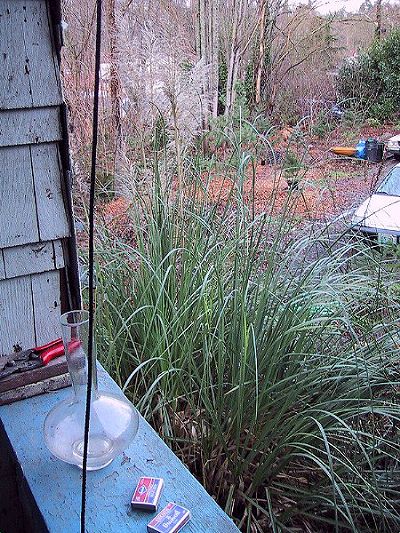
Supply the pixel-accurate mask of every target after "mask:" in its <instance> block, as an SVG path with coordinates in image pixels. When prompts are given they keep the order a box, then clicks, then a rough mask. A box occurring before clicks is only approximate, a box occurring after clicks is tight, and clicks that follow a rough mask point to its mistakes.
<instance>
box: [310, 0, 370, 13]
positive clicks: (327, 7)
mask: <svg viewBox="0 0 400 533" xmlns="http://www.w3.org/2000/svg"><path fill="white" fill-rule="evenodd" d="M362 3H363V0H339V1H335V0H319V1H318V5H320V6H321V7H320V8H319V11H321V13H329V12H334V11H338V10H339V9H342V7H345V8H346V11H357V10H358V8H359V7H360V5H361V4H362Z"/></svg>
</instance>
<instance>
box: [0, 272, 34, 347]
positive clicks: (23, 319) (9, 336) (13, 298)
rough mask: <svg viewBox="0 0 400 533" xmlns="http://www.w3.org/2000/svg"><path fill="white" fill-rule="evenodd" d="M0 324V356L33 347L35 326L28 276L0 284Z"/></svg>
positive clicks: (30, 285)
mask: <svg viewBox="0 0 400 533" xmlns="http://www.w3.org/2000/svg"><path fill="white" fill-rule="evenodd" d="M10 302H12V305H10ZM0 324H1V336H0V355H2V354H4V355H5V354H8V353H10V352H11V351H13V349H15V348H18V347H20V348H29V347H31V346H33V344H32V341H33V340H34V339H35V326H34V318H33V306H32V283H31V279H30V277H29V276H24V277H21V278H14V279H6V280H3V281H2V282H1V283H0Z"/></svg>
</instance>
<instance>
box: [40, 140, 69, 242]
mask: <svg viewBox="0 0 400 533" xmlns="http://www.w3.org/2000/svg"><path fill="white" fill-rule="evenodd" d="M31 156H32V170H33V180H34V184H35V196H36V208H37V217H38V224H39V237H40V240H41V241H49V240H55V239H60V238H62V237H68V236H69V234H70V230H69V225H68V219H67V214H66V211H65V206H64V200H63V194H62V190H61V179H60V177H61V175H62V169H61V162H60V157H59V152H58V146H57V144H55V143H50V144H40V145H37V146H31Z"/></svg>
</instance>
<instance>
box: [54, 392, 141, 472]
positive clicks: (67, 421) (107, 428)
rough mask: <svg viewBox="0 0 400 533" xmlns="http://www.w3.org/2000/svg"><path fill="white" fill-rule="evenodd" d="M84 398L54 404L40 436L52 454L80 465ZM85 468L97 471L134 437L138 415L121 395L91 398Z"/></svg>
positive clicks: (81, 464) (82, 443)
mask: <svg viewBox="0 0 400 533" xmlns="http://www.w3.org/2000/svg"><path fill="white" fill-rule="evenodd" d="M85 405H86V402H85V398H84V397H82V398H80V399H77V398H75V397H73V398H70V399H67V400H64V401H62V402H60V403H59V404H57V405H56V406H55V407H54V408H53V409H52V410H51V411H50V412H49V414H48V415H47V417H46V420H45V422H44V435H45V441H46V445H47V447H48V449H49V450H50V451H51V453H52V454H53V455H55V456H56V457H58V458H59V459H61V460H62V461H65V462H66V463H70V464H73V465H76V466H78V467H79V468H82V467H83V448H84V420H85ZM90 412H91V414H90V431H89V442H88V456H87V470H100V469H101V468H105V467H106V466H108V465H109V464H110V463H111V462H112V461H113V459H114V458H115V457H116V456H117V455H119V454H120V453H122V451H123V450H124V449H125V448H126V447H127V445H128V444H129V443H130V441H131V440H132V439H133V438H134V436H135V435H136V432H137V428H138V424H139V415H138V413H137V411H136V410H135V409H134V407H133V406H132V404H131V403H130V402H128V400H126V399H125V398H124V397H122V396H121V397H119V396H114V395H113V394H109V393H99V392H97V394H96V396H95V397H94V398H93V399H92V401H91V411H90Z"/></svg>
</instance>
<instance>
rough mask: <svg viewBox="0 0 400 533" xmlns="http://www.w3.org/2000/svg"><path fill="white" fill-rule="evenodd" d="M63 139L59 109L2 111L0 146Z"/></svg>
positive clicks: (0, 117)
mask: <svg viewBox="0 0 400 533" xmlns="http://www.w3.org/2000/svg"><path fill="white" fill-rule="evenodd" d="M0 77H1V76H0ZM61 139H62V133H61V124H60V108H59V107H43V108H39V109H29V110H26V109H18V110H17V109H14V110H12V111H0V146H17V145H20V144H38V143H46V142H51V141H60V140H61Z"/></svg>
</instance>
